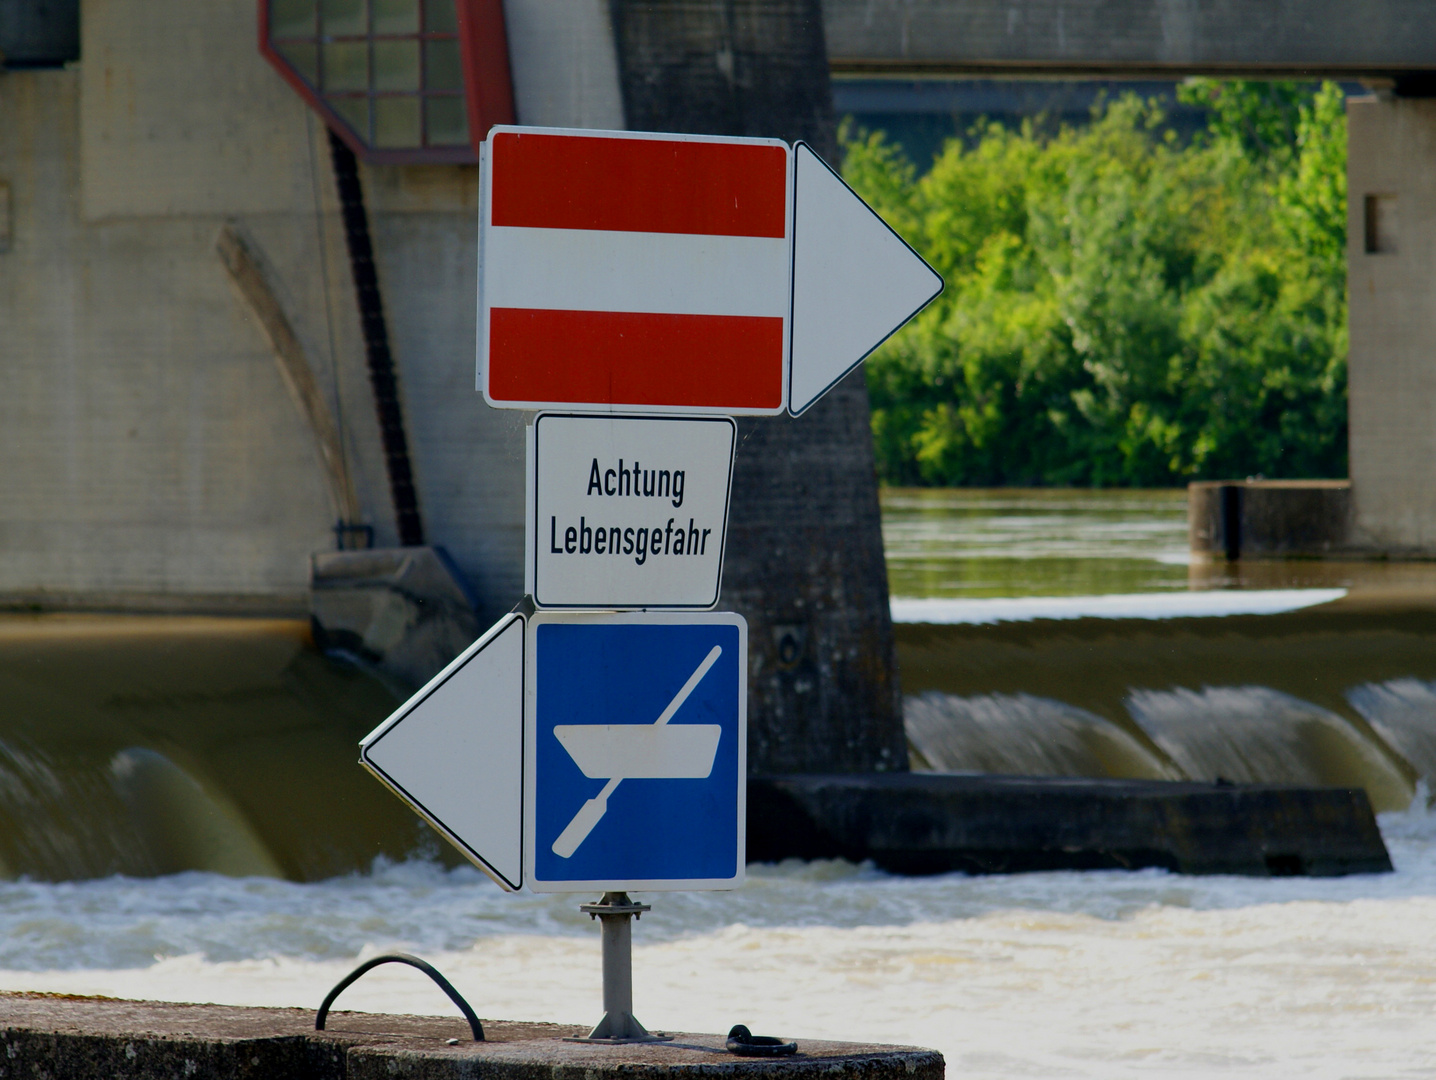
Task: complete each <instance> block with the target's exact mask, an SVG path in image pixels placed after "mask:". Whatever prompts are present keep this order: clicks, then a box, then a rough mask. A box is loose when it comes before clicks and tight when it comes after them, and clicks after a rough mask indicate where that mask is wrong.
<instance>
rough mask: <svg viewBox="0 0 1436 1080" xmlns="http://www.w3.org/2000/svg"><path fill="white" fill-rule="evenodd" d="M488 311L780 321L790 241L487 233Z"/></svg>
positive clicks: (494, 229) (502, 230)
mask: <svg viewBox="0 0 1436 1080" xmlns="http://www.w3.org/2000/svg"><path fill="white" fill-rule="evenodd" d="M484 263H485V264H486V265H487V266H493V267H502V270H501V271H496V272H495V273H493V274H486V275H485V276H484V283H483V299H484V305H485V306H486V307H496V308H542V309H546V310H558V311H641V312H653V313H655V314H662V315H757V316H767V317H770V318H771V317H780V318H781V317H783V316H785V315H787V313H788V241H787V240H779V239H773V238H771V237H760V236H701V235H696V234H692V233H638V232H604V231H601V230H598V229H519V228H498V227H492V226H491V227H490V228H489V229H488V230H487V231H486V232H485V234H484Z"/></svg>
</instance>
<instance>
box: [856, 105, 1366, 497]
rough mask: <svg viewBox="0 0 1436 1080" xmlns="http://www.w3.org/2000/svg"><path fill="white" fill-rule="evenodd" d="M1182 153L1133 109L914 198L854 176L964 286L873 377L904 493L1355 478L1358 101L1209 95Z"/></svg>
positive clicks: (899, 168)
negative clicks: (945, 487)
mask: <svg viewBox="0 0 1436 1080" xmlns="http://www.w3.org/2000/svg"><path fill="white" fill-rule="evenodd" d="M1183 96H1184V97H1185V98H1186V99H1187V100H1191V101H1196V102H1200V103H1203V104H1205V105H1206V106H1207V107H1208V108H1209V110H1210V115H1211V117H1212V120H1211V123H1210V124H1209V126H1208V129H1207V131H1206V132H1205V133H1203V135H1202V136H1201V137H1199V138H1197V139H1195V140H1192V141H1191V142H1189V143H1188V144H1186V145H1183V144H1182V143H1181V142H1179V140H1178V139H1177V138H1176V136H1175V135H1174V134H1173V133H1172V132H1171V131H1170V130H1169V129H1167V128H1166V127H1165V124H1164V117H1163V114H1162V112H1161V110H1160V108H1159V107H1158V106H1157V105H1156V104H1154V103H1150V102H1143V101H1140V100H1138V99H1136V98H1135V97H1130V96H1129V97H1124V98H1121V99H1118V100H1115V101H1112V102H1110V103H1106V104H1104V105H1102V106H1100V107H1099V108H1098V109H1097V110H1096V112H1095V113H1094V116H1093V121H1092V123H1091V124H1090V125H1088V126H1086V127H1083V128H1081V129H1063V130H1061V131H1059V132H1058V133H1057V134H1055V135H1052V136H1050V137H1049V136H1044V135H1042V134H1040V133H1039V131H1038V129H1037V127H1036V126H1035V125H1033V124H1031V123H1029V124H1026V125H1024V126H1023V127H1022V128H1021V129H1020V130H1011V129H1006V128H1003V127H1001V126H998V125H990V126H986V127H984V128H982V129H981V130H977V131H974V132H973V133H972V138H971V139H970V140H968V142H967V143H964V142H962V141H960V140H952V141H950V142H949V143H948V144H947V146H946V147H945V149H944V150H943V152H942V154H941V155H939V156H938V158H937V160H936V161H935V163H934V165H933V167H932V169H931V170H930V171H929V172H928V173H927V174H926V175H924V176H922V177H921V178H919V177H918V176H917V175H916V170H915V168H914V167H913V165H912V163H911V162H910V161H908V160H907V159H906V158H905V157H904V156H903V154H902V151H901V149H900V148H899V147H897V146H895V145H893V144H892V143H890V142H888V141H886V140H885V138H884V137H883V136H882V135H881V134H880V133H874V134H860V135H858V136H857V137H854V138H850V139H848V140H847V157H846V164H845V167H844V175H845V176H846V177H847V180H848V182H849V183H850V184H852V186H853V187H854V188H855V189H856V190H857V191H858V192H859V193H860V194H862V195H863V197H864V198H866V199H867V200H868V201H869V202H870V203H872V204H873V206H875V207H876V208H877V209H878V210H879V212H881V213H882V214H883V216H884V217H885V218H886V219H887V220H888V221H889V222H890V223H891V224H892V225H893V226H894V227H895V228H896V229H897V230H898V231H899V232H900V233H902V235H903V236H904V237H906V238H907V239H908V240H909V242H911V243H912V244H913V246H914V247H916V248H917V249H918V250H919V251H920V252H921V253H922V254H923V256H924V257H925V258H927V259H928V261H929V262H931V263H932V265H933V266H934V267H936V268H937V270H938V271H939V272H940V273H941V274H942V275H943V277H944V279H945V280H946V281H947V289H946V291H945V292H944V293H943V295H942V296H941V297H940V298H939V299H938V300H937V301H935V302H934V303H933V304H932V305H930V306H929V307H928V308H927V310H925V311H924V312H923V313H922V314H921V315H920V316H918V318H917V319H916V320H914V322H913V324H912V325H910V326H909V327H908V328H907V329H906V330H904V331H903V332H902V333H900V334H898V335H897V336H895V337H894V338H893V340H892V341H890V342H888V343H887V344H886V345H885V346H884V347H883V348H882V349H881V350H879V351H878V353H876V354H875V355H874V356H873V357H872V358H870V359H869V361H868V364H867V370H868V386H869V389H870V391H871V394H872V402H873V434H874V437H875V441H876V446H877V452H878V460H879V465H880V468H881V470H882V473H883V476H884V479H885V480H887V481H888V482H890V483H909V484H910V483H920V484H954V485H957V484H962V485H1000V484H1058V485H1078V484H1084V485H1085V484H1090V485H1142V486H1159V485H1168V484H1175V483H1182V482H1185V481H1187V480H1190V479H1201V478H1215V477H1233V476H1247V475H1250V474H1254V473H1260V474H1263V475H1265V476H1268V477H1313V476H1344V475H1345V473H1346V359H1345V358H1346V343H1347V329H1346V266H1345V250H1346V168H1345V163H1346V122H1345V112H1344V107H1343V101H1342V95H1341V91H1340V90H1339V89H1338V88H1337V87H1336V86H1334V85H1331V84H1326V85H1323V86H1320V87H1316V86H1302V85H1299V84H1282V83H1240V82H1216V81H1209V80H1198V81H1194V82H1192V83H1190V84H1188V85H1187V86H1185V87H1184V88H1183Z"/></svg>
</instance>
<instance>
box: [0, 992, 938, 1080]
mask: <svg viewBox="0 0 1436 1080" xmlns="http://www.w3.org/2000/svg"><path fill="white" fill-rule="evenodd" d="M731 1007H732V1006H731V1005H727V1004H721V1003H720V1004H715V1007H714V1011H715V1019H721V1020H722V1022H723V1023H724V1025H725V1029H726V1027H727V1026H731V1024H732V1023H741V1022H743V1021H744V1020H745V1019H746V1020H748V1021H749V1022H750V1023H751V1022H753V1021H757V1020H759V1018H755V1017H743V1016H737V1015H734V1016H733V1017H731V1018H729V1017H726V1016H724V1017H719V1016H717V1015H716V1014H718V1013H722V1012H726V1011H727V1010H729V1009H730V1008H731ZM760 1027H761V1024H760ZM587 1031H588V1028H587V1027H581V1026H578V1025H573V1026H568V1025H562V1024H529V1023H517V1022H512V1021H503V1020H486V1021H484V1034H485V1036H486V1040H485V1041H484V1042H473V1041H472V1040H471V1038H470V1036H469V1030H468V1025H467V1023H465V1021H464V1020H463V1018H462V1017H458V1016H455V1017H452V1018H449V1017H432V1016H391V1015H383V1014H374V1013H354V1012H333V1013H330V1014H329V1019H328V1023H327V1029H326V1030H324V1031H315V1030H314V1013H313V1012H312V1011H311V1010H308V1009H258V1008H239V1007H235V1006H227V1005H174V1004H167V1003H162V1002H154V1001H120V1000H116V999H114V998H78V997H70V996H65V995H56V994H0V1070H3V1071H0V1075H3V1076H15V1077H21V1076H26V1077H28V1076H35V1077H40V1076H49V1077H65V1078H66V1080H114V1078H119V1077H125V1078H127V1080H150V1078H155V1080H158V1078H161V1077H163V1078H165V1080H169V1078H171V1077H173V1078H175V1080H180V1078H187V1080H234V1078H245V1080H249V1078H255V1080H258V1078H260V1077H263V1078H264V1080H369V1078H373V1080H380V1078H383V1080H395V1078H406V1080H448V1078H451V1077H452V1078H454V1080H458V1078H484V1080H618V1078H620V1077H622V1078H623V1080H677V1078H680V1077H692V1078H695V1080H696V1078H697V1077H700V1076H701V1077H703V1078H705V1080H708V1078H715V1080H716V1078H724V1080H726V1078H730V1077H731V1078H733V1080H739V1078H747V1077H763V1078H764V1080H810V1078H811V1080H818V1078H820V1077H821V1078H822V1080H943V1073H944V1063H943V1058H942V1055H941V1054H939V1053H938V1052H937V1051H936V1050H923V1049H920V1048H917V1047H910V1046H880V1045H873V1044H866V1043H848V1042H841V1043H840V1042H821V1041H817V1040H809V1039H799V1040H798V1052H797V1053H796V1054H794V1055H792V1056H789V1057H780V1058H748V1057H737V1056H735V1055H733V1054H731V1053H729V1052H728V1051H727V1050H726V1049H725V1048H724V1041H725V1040H724V1036H722V1035H696V1034H684V1033H674V1034H675V1038H674V1040H673V1041H672V1042H664V1043H637V1044H629V1045H623V1046H595V1045H594V1044H592V1043H577V1042H565V1041H564V1039H565V1037H569V1036H577V1035H584V1034H586V1033H587ZM763 1033H767V1032H766V1029H765V1028H764V1029H763ZM772 1034H781V1035H784V1036H785V1037H789V1038H791V1037H792V1033H791V1032H773V1033H772ZM450 1040H457V1041H456V1042H453V1044H452V1045H451V1044H450Z"/></svg>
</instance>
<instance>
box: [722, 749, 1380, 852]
mask: <svg viewBox="0 0 1436 1080" xmlns="http://www.w3.org/2000/svg"><path fill="white" fill-rule="evenodd" d="M792 857H797V858H802V859H815V858H836V857H842V858H847V859H852V860H853V861H855V862H856V861H861V860H863V859H872V860H873V861H874V862H875V863H877V865H878V866H880V867H882V868H883V869H884V870H889V871H891V872H893V873H898V874H938V873H948V872H951V871H955V870H960V871H966V872H968V873H977V874H989V873H1012V872H1019V871H1030V870H1100V869H1127V870H1136V869H1140V868H1142V867H1147V866H1156V867H1162V868H1164V869H1167V870H1173V871H1176V872H1178V873H1183V874H1244V875H1249V876H1255V877H1279V876H1289V875H1309V876H1313V877H1332V876H1339V875H1342V874H1364V873H1383V872H1387V871H1390V870H1391V859H1390V856H1389V855H1388V854H1387V852H1386V845H1385V844H1384V843H1383V842H1382V840H1381V833H1380V831H1379V830H1378V829H1377V827H1376V817H1375V815H1374V814H1373V813H1372V811H1371V803H1370V801H1369V800H1368V799H1367V797H1366V792H1365V791H1363V790H1361V789H1359V788H1334V787H1323V788H1305V787H1297V786H1295V785H1288V784H1239V785H1228V784H1221V785H1217V784H1198V783H1185V782H1170V781H1157V780H1095V779H1094V780H1087V779H1075V780H1074V779H1049V778H1043V777H1022V776H959V775H951V774H943V773H887V774H876V775H867V776H775V777H754V778H751V779H750V780H749V781H748V859H749V861H751V862H775V861H778V860H780V859H784V858H792Z"/></svg>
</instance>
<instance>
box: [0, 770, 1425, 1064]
mask: <svg viewBox="0 0 1436 1080" xmlns="http://www.w3.org/2000/svg"><path fill="white" fill-rule="evenodd" d="M1421 805H1422V806H1424V793H1423V798H1422V800H1421ZM1381 825H1382V830H1383V833H1384V835H1385V837H1386V841H1387V843H1388V845H1389V846H1390V849H1391V854H1392V858H1393V860H1394V862H1395V864H1396V873H1394V874H1388V875H1377V876H1365V877H1349V878H1340V879H1325V880H1322V879H1304V878H1276V879H1248V878H1227V877H1213V878H1193V877H1181V876H1177V875H1172V874H1167V873H1165V872H1162V871H1156V870H1152V871H1143V872H1139V873H1123V872H1110V873H1106V872H1104V873H1055V874H1025V875H1017V876H1011V877H973V878H970V877H963V876H959V875H949V876H943V877H931V878H897V877H891V876H888V875H885V874H881V873H879V872H876V871H874V870H872V869H870V868H864V867H857V866H852V865H849V864H846V863H818V864H810V865H800V864H796V863H794V864H788V865H784V866H780V867H770V868H764V867H754V868H752V869H751V873H750V878H749V881H748V882H747V884H746V885H744V886H743V887H742V888H741V889H739V890H737V891H735V892H732V893H715V894H688V895H650V896H647V897H644V899H646V900H648V901H651V902H652V903H653V905H654V910H653V912H652V913H651V914H649V915H647V916H645V917H644V918H643V920H642V922H641V923H639V924H638V925H637V926H636V927H635V931H636V932H635V940H636V946H635V954H634V973H635V975H634V977H635V984H636V985H635V996H636V1005H637V1008H638V1013H639V1016H640V1018H641V1019H642V1020H643V1021H644V1022H645V1023H646V1024H648V1025H649V1026H650V1027H657V1028H660V1029H663V1028H668V1029H680V1030H703V1031H720V1030H727V1028H728V1027H729V1026H731V1025H732V1024H734V1023H740V1022H741V1023H747V1024H748V1025H749V1026H750V1027H752V1028H753V1029H754V1030H755V1031H762V1032H770V1033H773V1034H782V1035H788V1036H795V1037H798V1038H802V1037H827V1038H862V1039H874V1040H882V1041H889V1042H898V1043H918V1044H922V1045H927V1046H933V1047H937V1048H938V1049H940V1050H942V1051H943V1053H944V1054H946V1056H947V1061H948V1068H949V1075H950V1076H952V1077H1024V1076H1038V1075H1040V1076H1044V1077H1047V1076H1053V1077H1055V1076H1073V1077H1087V1076H1090V1077H1126V1076H1156V1075H1160V1076H1163V1077H1206V1076H1222V1077H1228V1076H1229V1077H1246V1076H1261V1077H1333V1078H1335V1077H1397V1076H1431V1075H1436V1045H1433V1043H1436V1036H1433V1024H1432V1017H1433V1015H1434V1014H1436V933H1433V929H1436V815H1428V814H1427V813H1426V812H1425V811H1424V810H1420V809H1418V810H1413V811H1409V812H1407V813H1404V814H1387V815H1384V816H1383V817H1382V819H1381ZM581 899H583V898H581V897H572V896H570V897H535V896H527V895H518V896H510V895H505V894H503V893H500V892H499V891H498V889H496V888H495V887H494V886H492V885H490V884H489V883H488V882H487V881H486V880H485V879H483V878H482V877H480V876H479V875H478V874H477V873H476V872H474V871H472V870H468V869H458V870H445V869H443V868H442V867H440V866H438V865H437V864H435V863H431V862H424V861H415V862H408V863H400V864H388V863H382V864H380V865H377V866H376V867H375V868H374V870H373V872H371V873H368V874H362V875H351V876H346V877H339V878H333V879H330V880H327V881H321V882H314V883H308V884H300V883H293V882H285V881H280V880H275V879H260V878H249V879H234V878H226V877H222V876H219V875H215V874H202V873H187V874H179V875H174V876H170V877H163V878H152V879H147V880H139V879H131V878H122V877H112V878H105V879H99V880H92V881H79V882H62V883H46V884H41V883H35V882H26V881H18V882H0V969H3V970H0V988H4V989H15V990H47V991H61V992H67V993H85V994H91V993H99V994H112V995H117V996H125V997H145V998H158V999H168V1000H179V1001H218V1002H230V1003H236V1004H264V1005H298V1006H310V1007H313V1006H315V1005H317V1003H318V1002H319V1000H320V998H321V997H322V996H323V994H324V992H325V991H326V990H327V989H328V988H329V986H330V985H331V984H332V983H333V982H334V981H336V980H337V979H338V978H339V977H340V976H341V975H342V974H344V973H345V972H346V971H347V970H348V969H349V968H350V966H352V965H353V964H354V963H355V961H356V960H357V959H358V958H361V957H364V956H367V955H372V954H374V953H375V952H377V951H383V950H389V949H395V948H402V949H408V950H413V951H417V952H420V953H422V954H423V955H424V956H426V957H427V958H428V959H430V960H431V961H432V962H434V963H435V964H437V965H438V966H439V968H440V969H441V970H443V971H444V972H445V973H446V974H447V975H449V977H450V978H451V979H452V981H453V982H454V983H455V985H456V986H458V988H459V989H460V990H461V992H463V993H464V994H465V995H466V996H467V997H468V998H469V1000H470V1001H471V1002H472V1003H473V1004H474V1005H475V1007H476V1009H477V1010H478V1012H479V1013H480V1015H482V1016H485V1017H521V1018H526V1019H544V1020H555V1021H568V1022H580V1023H581V1022H586V1021H596V1020H597V1018H598V1015H599V960H598V934H597V930H596V928H595V927H593V926H591V925H590V924H589V922H588V920H587V919H586V918H584V917H583V916H581V915H579V913H578V912H577V911H576V910H575V907H576V904H577V903H578V902H579V901H580V900H581ZM341 1006H342V1007H350V1008H363V1009H369V1010H374V1011H390V1012H420V1013H438V1014H447V1013H449V1012H451V1011H452V1007H451V1006H450V1005H449V1003H448V1002H447V1001H446V1000H445V999H444V998H443V997H442V996H441V995H440V994H439V992H438V991H437V990H436V989H434V988H433V987H432V986H431V985H429V984H428V982H427V980H425V979H424V978H423V977H422V976H421V975H419V974H418V973H416V972H413V971H411V970H409V969H405V968H381V969H379V970H378V971H376V972H374V973H371V974H370V975H368V976H366V977H365V978H364V979H363V980H361V981H360V982H359V983H357V984H356V985H355V986H354V987H353V988H351V989H350V990H348V991H346V993H345V995H344V997H343V998H341Z"/></svg>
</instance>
